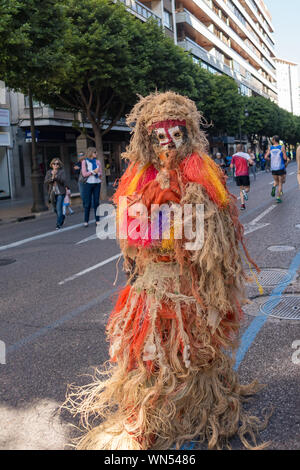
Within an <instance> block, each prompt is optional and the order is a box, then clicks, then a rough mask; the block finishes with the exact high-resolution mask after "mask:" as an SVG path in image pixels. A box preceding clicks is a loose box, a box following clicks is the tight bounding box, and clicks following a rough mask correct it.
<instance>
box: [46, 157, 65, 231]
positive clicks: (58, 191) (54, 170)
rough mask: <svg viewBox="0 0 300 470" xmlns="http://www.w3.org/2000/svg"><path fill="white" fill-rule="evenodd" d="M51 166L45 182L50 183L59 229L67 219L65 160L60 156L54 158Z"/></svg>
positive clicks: (50, 195)
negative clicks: (65, 210) (65, 209)
mask: <svg viewBox="0 0 300 470" xmlns="http://www.w3.org/2000/svg"><path fill="white" fill-rule="evenodd" d="M50 168H51V170H48V171H47V173H46V176H45V181H44V183H45V184H47V185H48V197H49V202H50V203H51V204H52V205H53V208H54V212H56V216H57V219H56V230H59V229H60V228H61V227H62V225H63V223H64V220H65V216H64V214H63V202H64V197H65V195H66V188H65V185H66V181H65V172H64V170H63V162H62V161H61V160H60V159H59V158H53V159H52V160H51V162H50Z"/></svg>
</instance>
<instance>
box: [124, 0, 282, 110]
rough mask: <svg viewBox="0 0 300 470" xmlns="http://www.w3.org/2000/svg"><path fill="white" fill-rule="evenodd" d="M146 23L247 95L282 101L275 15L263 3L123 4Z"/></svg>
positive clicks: (160, 0)
mask: <svg viewBox="0 0 300 470" xmlns="http://www.w3.org/2000/svg"><path fill="white" fill-rule="evenodd" d="M122 2H123V3H124V4H125V5H126V6H127V9H128V11H130V12H131V13H133V14H134V15H136V16H137V17H139V18H140V19H142V20H144V21H146V20H147V19H148V18H149V16H151V15H152V16H154V17H156V18H157V20H158V22H159V24H161V25H162V26H163V27H164V30H165V32H166V34H168V35H169V36H170V37H172V38H173V39H174V43H175V44H178V45H179V46H181V47H183V48H184V49H185V50H187V51H190V52H191V54H192V55H193V58H194V61H195V62H197V63H198V64H199V65H200V66H201V67H203V68H206V69H207V70H209V71H210V72H212V73H224V74H226V75H229V76H230V77H232V78H234V79H235V80H236V82H237V83H238V85H239V88H240V91H241V93H242V94H245V95H248V96H251V95H253V94H258V95H262V96H265V97H266V98H269V99H271V100H273V101H275V102H277V82H276V64H275V61H274V59H275V51H274V41H273V38H272V34H273V32H274V28H273V26H272V21H271V16H270V13H269V12H268V10H267V8H266V6H265V4H264V2H263V1H262V0H156V1H151V0H141V2H139V1H138V0H122Z"/></svg>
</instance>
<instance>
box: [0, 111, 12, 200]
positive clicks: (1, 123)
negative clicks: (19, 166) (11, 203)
mask: <svg viewBox="0 0 300 470" xmlns="http://www.w3.org/2000/svg"><path fill="white" fill-rule="evenodd" d="M10 147H11V135H10V116H9V110H8V109H5V108H0V199H8V198H10V197H11V178H10V165H9V152H10Z"/></svg>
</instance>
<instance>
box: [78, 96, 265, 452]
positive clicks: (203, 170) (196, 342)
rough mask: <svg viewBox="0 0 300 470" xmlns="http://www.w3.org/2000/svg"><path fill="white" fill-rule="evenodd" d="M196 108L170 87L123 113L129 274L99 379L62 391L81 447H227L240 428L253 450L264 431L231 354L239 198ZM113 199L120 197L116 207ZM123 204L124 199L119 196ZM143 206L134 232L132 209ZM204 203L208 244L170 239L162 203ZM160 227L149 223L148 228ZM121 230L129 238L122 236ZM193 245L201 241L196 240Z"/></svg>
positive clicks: (236, 319)
mask: <svg viewBox="0 0 300 470" xmlns="http://www.w3.org/2000/svg"><path fill="white" fill-rule="evenodd" d="M201 121H202V116H201V114H200V113H199V112H198V111H197V109H196V106H195V104H194V103H193V102H192V101H191V100H189V99H188V98H185V97H183V96H180V95H178V94H176V93H173V92H166V93H161V94H160V93H155V94H152V95H149V96H148V97H146V98H142V99H141V100H140V101H139V102H138V103H137V104H136V105H135V107H134V108H133V110H132V112H131V113H130V115H129V116H128V119H127V122H128V124H130V125H132V123H133V124H134V129H133V136H132V138H131V142H130V145H129V147H128V149H127V152H126V153H125V155H124V157H125V158H128V159H129V160H130V165H129V166H128V168H127V170H126V172H125V174H124V175H123V177H122V178H121V180H120V182H119V186H118V188H117V191H116V193H115V195H114V202H115V203H116V205H117V206H118V231H119V237H120V245H121V248H122V252H123V256H124V267H125V269H126V270H127V271H128V272H129V273H130V277H129V281H128V283H127V285H126V287H125V288H124V289H123V290H122V291H121V293H120V294H119V297H118V300H117V302H116V305H115V307H114V310H113V312H112V313H111V316H110V319H109V322H108V325H107V335H108V339H109V342H110V350H109V352H110V366H109V368H108V370H105V371H102V372H99V375H97V377H96V378H95V382H94V383H92V384H91V385H88V386H86V387H84V388H83V389H81V390H80V392H79V393H78V391H76V392H74V393H73V394H70V396H69V400H70V402H71V404H72V406H73V407H74V410H75V412H76V413H80V414H81V415H82V418H83V422H84V423H85V424H87V422H88V417H89V416H90V415H94V416H96V417H100V418H101V419H102V423H101V424H99V425H98V426H96V427H90V426H87V427H88V429H89V430H88V432H87V434H86V435H84V437H83V438H82V439H81V441H80V443H79V445H78V448H79V449H113V450H118V449H119V450H120V449H129V450H133V449H149V448H151V449H169V448H171V446H172V445H174V444H175V445H177V447H179V446H181V445H182V444H183V442H184V441H186V440H193V439H194V440H196V441H198V442H203V441H208V448H209V449H213V448H216V449H220V448H223V447H224V446H227V445H228V439H229V438H231V437H232V436H234V435H235V434H238V435H239V437H240V439H241V440H242V442H243V444H244V445H245V446H246V447H250V444H249V443H248V440H247V439H246V437H245V435H246V434H247V433H248V436H249V435H250V437H252V439H253V442H254V444H253V446H255V445H256V440H255V434H256V432H257V431H258V430H259V429H261V427H262V426H261V423H260V421H259V420H258V418H256V417H254V416H250V415H248V414H247V413H246V412H244V411H243V408H242V402H243V401H245V398H246V397H247V396H248V395H251V394H253V393H254V392H256V391H257V390H258V388H259V386H258V384H257V383H252V384H250V385H241V384H240V383H239V380H238V376H237V374H236V372H235V371H234V370H233V359H232V358H231V353H232V352H233V351H234V350H235V348H236V347H237V342H238V333H239V327H240V321H241V318H242V305H243V303H244V302H245V299H244V287H243V285H244V281H245V273H244V271H243V265H242V260H241V251H244V252H245V255H246V257H247V259H248V261H249V262H250V263H252V264H254V263H253V262H252V261H251V260H250V258H249V255H248V253H247V250H246V248H245V245H244V241H243V228H242V226H241V224H240V222H239V220H238V212H237V208H236V199H235V197H234V196H232V195H231V194H230V193H229V192H228V190H227V187H226V182H225V177H224V175H223V173H222V171H221V170H220V169H219V168H218V166H217V165H216V164H215V163H214V162H213V160H212V159H211V158H210V157H208V156H207V155H206V154H205V148H206V144H207V142H206V138H205V135H204V133H203V132H202V131H200V128H199V123H201ZM120 197H121V198H125V197H126V198H127V205H126V207H125V208H124V207H121V206H122V204H120ZM122 200H124V199H122ZM137 204H142V205H143V206H142V207H146V208H147V209H148V211H149V212H148V214H150V213H151V208H153V207H154V210H153V211H152V212H153V213H154V215H155V214H156V219H155V217H154V220H156V222H157V223H156V224H153V223H152V222H151V221H150V220H149V219H150V218H149V217H148V219H147V217H146V218H145V219H143V220H144V221H145V223H144V224H143V226H142V225H140V227H139V230H138V229H137V224H136V222H137V219H138V217H137V215H136V214H137V213H138V211H136V212H134V210H133V209H134V207H139V206H136V205H137ZM163 204H164V205H167V206H170V205H172V204H175V205H176V207H177V208H178V207H181V208H184V207H185V205H186V204H187V205H190V206H191V205H192V207H193V210H192V211H191V212H190V213H189V214H190V221H191V222H192V226H193V227H194V228H195V224H196V210H195V207H196V205H203V207H204V243H203V246H202V247H201V249H195V247H194V246H193V245H189V244H188V242H189V241H190V239H188V238H186V235H185V232H184V233H183V235H182V237H181V238H178V237H176V236H175V235H176V234H175V232H176V229H177V227H176V224H177V223H178V220H179V219H178V217H177V218H176V217H175V216H172V215H171V216H170V217H169V220H168V222H169V225H170V231H169V234H170V236H169V237H164V233H165V228H166V226H167V225H168V224H167V223H166V221H163V220H162V215H161V212H159V211H158V210H157V207H158V205H159V206H161V205H163ZM155 226H156V228H155ZM124 227H126V230H127V232H126V234H127V236H126V237H124V236H120V233H121V232H122V233H123V232H124ZM196 247H197V245H196Z"/></svg>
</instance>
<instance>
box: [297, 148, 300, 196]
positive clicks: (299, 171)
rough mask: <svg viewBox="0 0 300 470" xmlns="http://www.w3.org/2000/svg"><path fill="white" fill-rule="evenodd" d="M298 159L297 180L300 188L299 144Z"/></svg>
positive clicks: (299, 149) (298, 149)
mask: <svg viewBox="0 0 300 470" xmlns="http://www.w3.org/2000/svg"><path fill="white" fill-rule="evenodd" d="M296 160H297V166H298V172H297V180H298V184H299V189H300V145H299V147H298V148H297V152H296Z"/></svg>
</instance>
